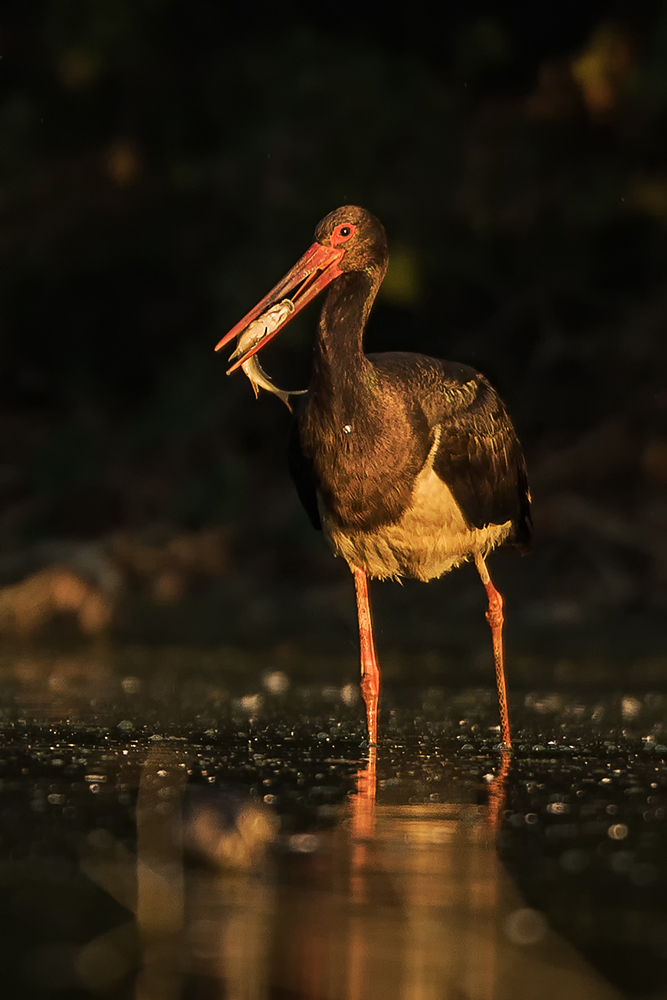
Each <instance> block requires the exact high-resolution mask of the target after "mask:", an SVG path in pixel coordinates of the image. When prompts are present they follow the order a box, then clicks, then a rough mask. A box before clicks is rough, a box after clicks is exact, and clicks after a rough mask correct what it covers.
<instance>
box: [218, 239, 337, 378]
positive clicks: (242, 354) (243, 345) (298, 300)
mask: <svg viewBox="0 0 667 1000" xmlns="http://www.w3.org/2000/svg"><path fill="white" fill-rule="evenodd" d="M344 253H345V250H344V248H343V247H332V246H325V245H324V244H323V243H313V245H312V246H311V247H310V249H309V250H307V251H306V253H305V254H304V255H303V257H302V258H301V259H300V260H299V261H297V263H296V264H295V265H294V267H293V268H292V269H291V271H288V273H287V274H286V275H285V277H284V278H283V279H282V281H279V282H278V284H277V285H276V286H275V288H272V289H271V291H270V292H269V294H268V295H265V296H264V298H263V299H262V300H261V302H258V303H257V305H256V306H255V308H254V309H251V310H250V312H249V313H248V314H247V315H246V316H244V317H243V319H242V320H240V322H238V323H237V324H236V326H234V327H232V329H231V330H230V331H229V333H227V334H225V336H224V337H223V338H222V340H221V341H220V342H219V343H218V344H216V348H215V349H216V351H219V350H221V348H223V347H225V346H226V345H227V344H228V343H230V341H232V340H233V339H234V338H235V337H238V338H239V343H238V346H237V348H236V350H235V351H234V353H233V354H232V356H231V357H230V359H229V360H230V361H234V364H233V365H232V366H231V368H229V369H228V371H227V374H228V375H230V374H231V373H232V372H233V371H235V370H236V369H237V368H239V367H241V366H244V365H245V364H246V363H247V362H248V360H249V359H250V358H251V357H252V356H253V355H254V354H256V353H257V351H259V350H260V349H261V348H262V347H265V346H266V344H268V343H269V341H270V340H273V338H274V337H275V335H276V334H277V333H278V332H279V331H280V330H282V329H283V327H284V326H286V325H287V324H288V323H289V321H290V320H291V319H292V318H293V317H294V316H296V314H297V313H298V312H300V311H301V309H303V307H304V306H306V305H308V303H309V302H311V301H312V300H313V299H314V298H315V296H316V295H317V294H318V293H319V292H321V291H322V289H323V288H326V286H327V285H328V284H329V282H330V281H333V279H334V278H337V277H338V276H339V275H340V274H341V273H342V271H341V269H340V268H339V266H338V265H339V263H340V259H341V257H342V256H343V254H344ZM290 293H291V294H290Z"/></svg>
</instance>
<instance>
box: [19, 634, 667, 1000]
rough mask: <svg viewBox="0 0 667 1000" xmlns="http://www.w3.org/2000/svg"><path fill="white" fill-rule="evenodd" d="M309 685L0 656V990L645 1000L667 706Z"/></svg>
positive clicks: (263, 672)
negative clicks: (367, 738)
mask: <svg viewBox="0 0 667 1000" xmlns="http://www.w3.org/2000/svg"><path fill="white" fill-rule="evenodd" d="M315 673H316V674H317V671H315ZM321 674H322V672H321V671H320V676H319V678H318V679H317V680H315V681H311V682H310V683H308V684H306V683H299V682H298V680H296V679H295V678H293V677H291V676H290V674H289V672H288V671H284V670H281V669H276V664H275V661H273V660H270V659H267V661H266V662H261V661H257V662H253V663H249V662H247V661H246V660H244V659H243V657H241V656H240V655H238V656H235V655H234V654H233V653H232V652H230V651H227V652H226V653H225V654H224V655H223V654H203V653H196V652H194V651H190V652H188V651H187V650H162V651H155V650H152V651H151V650H147V649H142V648H140V647H136V648H133V649H124V650H122V651H118V650H113V649H109V648H99V649H97V650H96V651H90V650H78V651H77V652H71V651H69V652H66V651H64V652H63V651H61V652H59V653H54V652H44V651H35V650H33V651H30V652H27V651H23V652H21V653H20V654H19V653H18V652H16V651H14V652H11V653H7V654H6V656H5V657H4V660H3V662H2V668H1V669H0V719H1V720H2V721H1V722H0V728H1V731H2V744H1V748H0V781H1V785H0V886H1V891H0V914H1V918H0V919H1V923H2V928H3V933H2V935H0V952H1V954H0V963H1V967H2V969H3V979H4V987H3V995H6V996H11V997H13V998H20V997H35V998H37V997H45V998H46V997H59V998H62V997H73V998H74V997H76V998H81V997H88V996H90V997H99V996H106V997H118V998H121V997H128V998H130V997H132V998H134V997H136V998H151V1000H153V998H154V1000H162V998H164V1000H167V998H172V997H173V998H180V997H188V998H189V997H197V998H198V997H205V998H209V997H216V998H217V997H220V998H221V1000H222V998H227V1000H229V998H232V997H238V998H243V1000H255V998H257V1000H260V998H261V1000H270V998H283V997H289V998H304V1000H305V998H309V1000H310V998H313V1000H316V998H342V1000H347V998H350V1000H356V998H359V1000H365V998H368V1000H373V998H375V997H378V998H387V1000H393V998H401V1000H431V998H433V1000H436V998H438V1000H440V998H443V997H452V998H460V997H470V998H480V1000H484V998H504V997H507V998H515V997H517V996H521V997H533V996H534V997H536V998H537V997H547V998H548V997H562V996H568V997H575V998H576V997H582V998H584V997H585V998H589V997H592V998H597V997H601V998H602V997H609V998H611V997H619V996H630V995H632V996H644V997H651V998H658V997H660V996H667V985H666V984H667V908H666V906H665V899H666V898H667V895H666V890H667V695H666V694H665V693H663V692H660V691H650V692H647V691H639V692H637V691H635V692H633V694H632V695H625V697H622V696H621V695H620V694H614V695H610V694H609V693H607V694H605V695H599V694H598V693H597V692H596V691H594V690H582V689H580V690H577V689H570V690H551V691H541V692H535V691H516V690H515V691H513V692H512V701H511V707H512V712H513V720H514V725H515V743H516V747H515V751H514V753H513V754H512V755H511V756H510V755H506V754H505V755H503V754H502V753H501V752H500V751H498V750H497V749H494V747H495V745H496V743H497V740H498V734H497V728H496V723H497V717H496V706H495V699H494V693H493V691H492V690H491V689H474V690H473V689H465V688H459V689H456V690H446V689H444V688H437V687H430V688H428V689H426V690H422V689H420V688H419V687H418V686H416V685H408V684H402V685H400V684H398V682H397V683H396V684H390V683H388V684H387V685H386V688H385V695H384V703H383V717H382V729H381V732H382V738H381V741H380V745H379V747H378V749H377V753H376V754H372V753H371V751H369V749H368V748H367V747H366V746H365V743H364V740H363V736H364V728H363V725H362V710H361V709H362V706H361V703H360V701H359V699H358V695H357V692H356V688H355V687H354V686H351V685H349V684H343V685H339V686H337V685H336V684H335V683H333V681H335V679H336V672H335V670H334V671H333V672H332V675H331V676H321ZM343 676H344V675H343ZM374 789H376V791H377V797H376V799H375V800H374V799H373V794H372V793H373V791H374Z"/></svg>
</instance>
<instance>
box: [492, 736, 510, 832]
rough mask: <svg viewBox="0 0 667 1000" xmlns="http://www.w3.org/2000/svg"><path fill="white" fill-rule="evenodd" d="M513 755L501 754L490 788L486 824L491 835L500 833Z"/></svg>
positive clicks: (504, 751)
mask: <svg viewBox="0 0 667 1000" xmlns="http://www.w3.org/2000/svg"><path fill="white" fill-rule="evenodd" d="M511 760H512V755H511V753H509V752H508V751H507V750H502V751H501V753H500V767H499V768H498V773H497V775H496V777H495V778H494V780H493V782H492V784H491V787H490V788H489V804H488V809H487V814H486V822H487V826H488V828H489V830H490V831H491V833H493V834H495V833H498V831H499V830H500V825H501V823H502V821H503V810H504V809H505V800H506V799H507V778H508V776H509V771H510V763H511Z"/></svg>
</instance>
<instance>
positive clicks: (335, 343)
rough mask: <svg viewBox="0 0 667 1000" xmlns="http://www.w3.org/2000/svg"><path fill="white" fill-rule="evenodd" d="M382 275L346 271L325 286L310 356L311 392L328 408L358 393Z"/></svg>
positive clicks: (366, 360)
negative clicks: (366, 335)
mask: <svg viewBox="0 0 667 1000" xmlns="http://www.w3.org/2000/svg"><path fill="white" fill-rule="evenodd" d="M381 280H382V276H381V275H378V276H377V277H374V276H372V275H369V274H367V273H366V272H362V271H349V272H347V273H345V274H342V275H341V277H340V278H337V279H336V281H334V282H333V284H332V285H331V286H330V288H329V292H328V294H327V297H326V299H325V302H324V306H323V307H322V313H321V315H320V322H319V326H318V329H317V340H316V342H315V351H314V357H313V376H312V382H311V393H312V395H313V398H314V399H316V400H317V401H318V402H320V403H322V404H324V405H325V406H326V407H327V408H329V409H331V408H332V406H333V405H334V404H335V403H345V402H346V398H347V397H348V396H354V395H355V394H356V395H357V396H358V394H359V389H360V386H361V385H363V380H361V378H360V377H361V376H362V375H363V373H364V371H365V370H366V369H367V368H368V367H369V366H370V361H369V360H368V358H367V357H366V356H365V354H364V352H363V336H364V330H365V328H366V321H367V320H368V314H369V313H370V311H371V306H372V305H373V300H374V299H375V296H376V295H377V291H378V288H379V287H380V282H381Z"/></svg>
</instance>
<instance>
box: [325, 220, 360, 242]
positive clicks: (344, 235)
mask: <svg viewBox="0 0 667 1000" xmlns="http://www.w3.org/2000/svg"><path fill="white" fill-rule="evenodd" d="M356 231H357V227H356V226H353V225H352V223H351V222H343V223H342V224H341V225H340V226H336V228H335V229H334V231H333V233H332V234H331V246H332V247H337V246H340V245H341V243H347V241H348V240H351V239H352V237H353V236H354V234H355V233H356Z"/></svg>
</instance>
